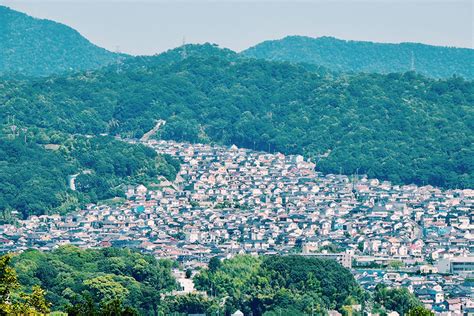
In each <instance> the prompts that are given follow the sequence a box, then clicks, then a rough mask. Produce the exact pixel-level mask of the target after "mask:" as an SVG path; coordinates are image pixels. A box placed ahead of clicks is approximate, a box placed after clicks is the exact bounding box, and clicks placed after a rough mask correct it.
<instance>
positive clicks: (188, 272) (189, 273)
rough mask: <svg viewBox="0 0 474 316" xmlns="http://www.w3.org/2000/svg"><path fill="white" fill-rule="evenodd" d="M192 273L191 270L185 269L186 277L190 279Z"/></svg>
mask: <svg viewBox="0 0 474 316" xmlns="http://www.w3.org/2000/svg"><path fill="white" fill-rule="evenodd" d="M192 275H193V271H192V270H191V269H186V279H190V278H191V276H192Z"/></svg>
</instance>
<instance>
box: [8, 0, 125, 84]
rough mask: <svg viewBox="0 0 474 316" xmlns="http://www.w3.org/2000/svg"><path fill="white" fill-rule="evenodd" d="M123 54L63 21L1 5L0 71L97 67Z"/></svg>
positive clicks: (44, 72)
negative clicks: (82, 34)
mask: <svg viewBox="0 0 474 316" xmlns="http://www.w3.org/2000/svg"><path fill="white" fill-rule="evenodd" d="M123 57H125V56H124V55H119V54H115V53H112V52H109V51H107V50H105V49H103V48H100V47H97V46H95V45H94V44H92V43H91V42H89V41H88V40H87V39H85V38H84V37H82V36H81V35H80V34H79V33H78V32H77V31H75V30H74V29H72V28H70V27H68V26H66V25H63V24H60V23H56V22H53V21H49V20H41V19H36V18H33V17H30V16H28V15H26V14H23V13H20V12H17V11H14V10H11V9H9V8H8V7H5V6H0V75H12V74H15V75H22V76H47V75H51V74H58V73H64V72H68V71H77V70H90V69H97V68H100V67H102V66H104V65H107V64H110V63H112V62H114V61H116V60H117V59H120V58H123Z"/></svg>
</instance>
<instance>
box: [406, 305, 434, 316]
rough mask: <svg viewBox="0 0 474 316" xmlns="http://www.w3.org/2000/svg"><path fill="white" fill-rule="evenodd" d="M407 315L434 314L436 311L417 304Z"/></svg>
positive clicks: (423, 315)
mask: <svg viewBox="0 0 474 316" xmlns="http://www.w3.org/2000/svg"><path fill="white" fill-rule="evenodd" d="M407 316H434V313H433V312H432V311H430V310H428V309H426V308H424V307H423V306H417V307H414V308H412V309H410V310H409V311H408V313H407Z"/></svg>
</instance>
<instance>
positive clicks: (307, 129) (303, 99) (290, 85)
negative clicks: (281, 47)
mask: <svg viewBox="0 0 474 316" xmlns="http://www.w3.org/2000/svg"><path fill="white" fill-rule="evenodd" d="M181 50H182V49H181V48H180V49H175V50H172V51H169V52H167V53H164V54H162V55H159V56H154V57H141V58H135V59H133V60H130V61H128V62H126V63H125V64H124V65H123V67H121V69H117V68H116V67H110V68H106V69H102V70H99V71H96V72H92V73H83V74H76V75H72V76H68V77H56V78H50V79H48V80H38V81H36V82H34V83H31V82H23V83H19V82H4V83H3V86H4V89H2V90H0V124H6V123H7V121H6V118H7V117H8V115H11V114H15V115H16V118H17V121H18V122H19V123H18V125H25V126H26V125H35V126H38V127H41V128H46V129H56V130H61V131H63V132H67V133H81V134H99V133H109V134H112V135H115V134H120V135H125V136H132V137H139V136H141V135H142V134H143V133H144V132H145V131H147V130H149V129H150V128H152V127H153V125H154V123H155V120H156V119H164V120H166V121H167V124H166V125H165V126H164V128H163V129H161V130H160V132H161V135H160V136H161V137H163V138H168V139H175V140H178V141H180V140H186V141H193V142H218V143H223V144H237V145H239V146H242V147H247V148H255V149H260V150H267V151H270V152H274V151H279V152H283V153H288V154H296V153H299V154H304V155H306V156H308V157H311V158H312V159H313V160H314V161H318V166H317V168H318V169H319V170H321V171H323V172H326V173H339V172H342V173H345V174H353V173H355V172H357V171H358V172H359V174H363V173H365V174H368V175H369V177H377V178H380V179H388V180H391V181H394V182H396V183H417V184H432V185H436V186H442V187H453V188H461V187H463V188H466V187H471V188H472V187H474V165H473V161H472V157H473V156H474V149H473V144H474V133H473V122H474V117H473V104H474V84H473V83H472V82H469V81H465V80H463V79H461V78H451V79H447V80H433V79H427V78H425V77H422V76H420V75H416V74H415V73H412V72H408V73H404V74H390V75H379V74H354V75H341V76H336V75H331V74H327V73H325V72H315V71H309V70H307V69H306V68H303V67H300V66H298V65H291V64H288V63H277V62H267V61H264V60H255V59H245V58H241V57H239V55H237V54H236V53H234V52H232V51H229V50H221V49H218V48H216V47H214V46H212V45H209V44H208V45H194V46H193V45H189V46H188V47H187V58H183V56H182V54H181V52H182V51H181Z"/></svg>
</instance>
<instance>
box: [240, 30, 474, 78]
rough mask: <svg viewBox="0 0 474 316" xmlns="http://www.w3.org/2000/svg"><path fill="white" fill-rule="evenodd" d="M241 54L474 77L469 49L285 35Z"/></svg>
mask: <svg viewBox="0 0 474 316" xmlns="http://www.w3.org/2000/svg"><path fill="white" fill-rule="evenodd" d="M242 54H243V55H244V56H247V57H254V58H262V59H266V60H273V61H288V62H292V63H309V64H315V65H319V66H324V67H327V68H329V69H332V70H335V71H341V72H366V73H383V74H386V73H391V72H406V71H410V70H416V72H418V73H420V74H423V75H425V76H428V77H433V78H449V77H452V76H453V75H458V76H462V77H464V78H466V79H471V80H472V79H474V50H473V49H468V48H455V47H441V46H431V45H424V44H419V43H400V44H383V43H373V42H362V41H345V40H339V39H336V38H333V37H320V38H311V37H305V36H288V37H285V38H283V39H281V40H274V41H265V42H262V43H260V44H258V45H256V46H254V47H251V48H249V49H247V50H245V51H243V52H242Z"/></svg>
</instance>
